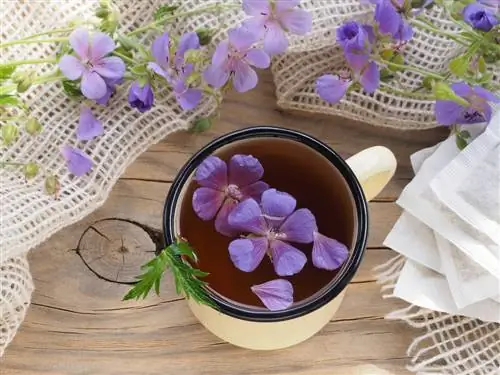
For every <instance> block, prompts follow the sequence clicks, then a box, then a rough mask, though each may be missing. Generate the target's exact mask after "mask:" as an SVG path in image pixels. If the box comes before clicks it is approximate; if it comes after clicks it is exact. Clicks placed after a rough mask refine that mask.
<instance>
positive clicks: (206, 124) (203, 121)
mask: <svg viewBox="0 0 500 375" xmlns="http://www.w3.org/2000/svg"><path fill="white" fill-rule="evenodd" d="M211 126H212V120H210V118H209V117H202V118H200V119H198V120H196V122H195V123H194V125H193V127H192V128H191V131H192V132H194V133H202V132H204V131H206V130H208V129H210V127H211Z"/></svg>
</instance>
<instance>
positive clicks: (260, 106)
mask: <svg viewBox="0 0 500 375" xmlns="http://www.w3.org/2000/svg"><path fill="white" fill-rule="evenodd" d="M273 90H274V87H273V85H272V80H271V76H270V75H269V74H264V75H262V76H261V83H260V85H259V87H258V89H256V90H254V91H253V92H250V93H248V94H245V95H239V96H236V95H230V96H229V97H228V100H227V102H226V103H225V105H224V107H223V109H222V117H221V119H220V120H219V121H218V122H217V123H216V125H215V126H214V127H213V128H212V129H210V130H209V131H208V132H206V133H203V134H196V135H195V134H191V133H187V132H180V133H177V134H173V135H171V136H169V137H168V138H167V139H165V140H162V141H160V142H159V143H158V144H157V145H154V146H152V147H151V148H150V149H149V150H148V151H146V152H145V153H144V154H143V155H141V156H140V157H139V158H138V159H137V160H136V161H135V162H134V163H133V164H132V165H131V166H130V167H129V168H128V169H127V171H126V172H125V174H124V175H123V178H122V179H120V180H119V181H118V183H117V184H116V186H115V187H114V189H113V191H112V193H111V195H110V198H109V199H108V201H106V203H105V204H104V205H103V206H102V207H101V208H100V209H99V210H97V211H96V212H95V213H93V214H92V215H90V216H89V217H87V218H86V219H85V220H83V221H81V222H79V223H77V224H75V225H72V226H71V227H68V228H66V229H64V230H62V231H61V232H59V233H57V234H56V235H54V236H53V237H52V238H51V239H50V240H48V241H47V242H46V243H44V244H42V245H41V246H39V247H38V248H36V249H34V250H33V251H31V253H30V264H31V269H32V273H33V276H34V279H35V285H36V291H35V293H34V296H33V303H32V307H31V309H30V310H29V313H28V316H27V318H26V320H25V322H24V324H23V326H22V328H21V330H20V332H19V333H18V335H17V336H16V338H15V339H14V341H13V343H12V344H11V346H10V347H9V348H8V350H7V353H6V355H5V356H4V358H3V359H2V360H1V362H0V370H1V373H2V374H4V373H5V374H9V375H11V374H12V375H18V374H19V375H20V374H22V375H28V374H46V375H56V374H57V375H59V374H61V375H62V374H64V375H66V374H70V375H77V374H78V375H80V374H82V375H83V374H85V375H87V374H92V375H99V374H103V375H114V374H117V375H128V374H176V373H182V374H186V375H191V374H206V375H209V374H214V375H216V374H217V375H221V374H222V375H225V374H231V375H233V374H238V375H240V374H242V375H243V374H249V375H250V374H275V375H282V374H283V375H284V374H298V375H337V374H339V375H351V374H352V375H354V374H356V375H360V374H362V375H365V374H369V375H388V374H406V373H407V372H406V370H405V365H406V364H407V356H406V349H407V347H408V345H409V343H410V342H411V339H412V337H413V336H415V334H416V333H415V332H413V331H412V329H410V328H409V327H407V326H406V325H404V324H403V323H398V322H393V321H386V320H384V319H383V316H384V315H385V314H386V313H388V312H389V311H392V310H394V309H397V308H400V307H403V306H404V304H403V303H400V302H397V301H393V300H390V301H388V300H383V299H382V298H381V297H380V293H379V289H380V287H379V285H377V284H376V283H375V280H374V277H373V275H372V272H371V270H372V268H373V267H374V266H376V265H378V264H381V263H383V262H385V261H387V260H388V259H390V258H391V257H392V256H393V255H394V253H392V252H391V251H390V250H388V249H385V248H384V247H383V245H382V243H383V239H384V238H385V236H386V234H387V232H388V231H389V230H390V228H391V226H392V225H393V224H394V222H395V220H396V219H397V218H398V216H399V214H400V209H399V208H398V207H397V206H396V205H395V204H394V200H395V199H396V197H397V196H398V195H399V194H400V192H401V190H402V188H403V187H404V186H405V185H406V183H407V182H408V181H409V180H410V179H411V178H412V172H411V167H410V164H409V155H410V154H411V153H413V152H415V151H416V150H418V149H421V148H423V147H427V146H430V145H432V144H435V143H436V142H437V141H439V140H440V139H441V138H442V137H443V136H444V135H445V134H444V132H443V131H440V130H436V131H424V132H411V133H408V132H402V131H395V130H389V129H382V128H375V127H371V126H369V125H366V124H361V123H357V122H353V121H348V120H345V119H340V118H334V117H327V116H318V115H310V114H303V113H295V112H294V113H285V112H283V111H281V110H279V109H278V108H276V105H275V102H276V101H275V98H274V93H273ZM259 124H260V125H264V124H266V125H267V124H272V125H277V126H285V127H287V128H291V129H296V130H301V131H304V132H307V133H308V134H311V135H313V136H315V137H317V138H319V139H321V140H322V141H324V142H326V143H328V144H329V145H331V146H332V147H333V148H334V149H335V150H337V151H338V152H339V153H340V154H341V155H342V156H344V157H348V156H350V155H353V154H355V153H356V152H358V151H361V150H362V149H364V148H366V147H369V146H373V145H376V144H381V145H385V146H387V147H389V148H391V149H392V150H393V151H394V153H395V154H396V156H397V158H398V162H399V168H398V171H397V173H396V176H395V178H394V180H393V181H392V182H391V183H390V184H389V185H388V187H387V188H386V189H385V190H384V191H383V192H382V193H381V195H380V196H379V197H377V199H376V200H375V201H374V202H372V203H370V216H371V218H370V219H371V224H370V237H369V243H368V249H367V251H366V256H365V259H364V261H363V263H362V265H361V267H360V270H359V272H358V273H357V274H356V276H355V277H354V279H353V281H352V283H351V285H350V286H349V288H348V292H347V295H346V298H345V300H344V302H343V304H342V306H341V308H340V310H339V312H338V314H337V315H336V316H335V317H334V318H333V319H332V321H331V322H330V323H329V324H328V325H327V327H325V329H323V330H322V331H321V332H320V333H319V334H318V335H316V336H315V337H313V338H312V339H310V340H308V341H306V342H305V343H302V344H300V345H298V346H297V347H294V348H289V349H285V350H280V351H275V352H252V351H247V350H243V349H239V348H236V347H233V346H231V345H229V344H227V343H224V342H221V340H219V339H218V338H216V337H214V336H213V335H212V334H210V333H209V332H207V331H206V330H205V329H204V328H203V327H202V326H201V325H200V324H199V323H197V321H196V319H195V318H194V317H193V316H192V315H191V313H190V311H189V309H188V307H187V304H186V303H185V301H184V300H183V299H181V298H179V297H178V296H177V295H176V294H175V291H174V289H173V285H172V280H171V278H170V277H168V276H167V277H166V278H165V280H164V281H163V284H162V287H161V290H162V293H161V296H160V297H156V296H152V297H150V298H148V299H146V300H145V301H140V302H135V301H129V302H122V301H121V298H122V296H123V295H124V294H125V292H126V291H127V290H128V288H129V286H130V285H128V284H129V283H130V282H131V281H132V279H133V276H134V275H136V274H137V272H138V270H139V266H140V264H142V263H143V262H144V260H145V259H148V257H150V256H152V253H153V252H154V250H155V248H156V246H157V244H156V243H155V240H157V239H158V237H161V231H160V228H161V214H162V209H163V203H164V199H165V196H166V193H167V191H168V189H169V186H170V182H171V181H172V180H173V178H174V177H175V175H176V173H177V171H178V170H179V168H180V167H181V166H182V164H183V163H184V162H185V161H186V160H187V159H188V158H189V157H190V156H191V155H192V154H193V153H194V152H195V151H197V150H198V149H199V148H200V147H202V146H203V145H204V144H206V143H207V142H209V141H210V140H212V139H214V138H215V137H217V136H218V135H221V134H224V133H227V132H229V131H233V130H236V129H241V128H242V127H245V126H250V125H259ZM113 218H114V219H116V218H119V219H120V220H107V219H113ZM103 219H106V220H104V221H100V220H103ZM122 219H125V221H124V220H122ZM127 220H130V221H127ZM91 226H92V227H93V228H94V229H89V227H91ZM82 234H84V235H83V237H82ZM155 236H157V237H155ZM106 237H107V239H106Z"/></svg>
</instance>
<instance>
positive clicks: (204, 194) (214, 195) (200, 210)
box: [193, 187, 226, 221]
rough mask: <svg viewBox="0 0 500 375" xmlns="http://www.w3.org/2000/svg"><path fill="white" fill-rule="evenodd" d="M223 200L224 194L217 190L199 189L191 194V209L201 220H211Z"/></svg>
mask: <svg viewBox="0 0 500 375" xmlns="http://www.w3.org/2000/svg"><path fill="white" fill-rule="evenodd" d="M225 198H226V197H225V195H224V193H223V192H221V191H219V190H214V189H211V188H207V187H200V188H198V189H196V190H195V191H194V193H193V209H194V211H195V212H196V215H198V217H199V218H200V219H201V220H205V221H206V220H212V219H213V218H214V217H215V215H216V214H217V212H218V211H219V209H220V207H221V206H222V203H223V202H224V199H225Z"/></svg>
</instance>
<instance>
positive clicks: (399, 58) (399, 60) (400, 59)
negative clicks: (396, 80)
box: [389, 53, 405, 72]
mask: <svg viewBox="0 0 500 375" xmlns="http://www.w3.org/2000/svg"><path fill="white" fill-rule="evenodd" d="M391 62H393V63H394V64H398V65H404V64H405V58H404V57H403V55H400V54H399V53H398V54H396V55H394V56H393V57H392V59H391ZM389 69H390V70H391V71H393V72H398V71H403V70H404V68H400V67H397V66H389Z"/></svg>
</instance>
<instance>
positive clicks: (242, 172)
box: [229, 155, 264, 186]
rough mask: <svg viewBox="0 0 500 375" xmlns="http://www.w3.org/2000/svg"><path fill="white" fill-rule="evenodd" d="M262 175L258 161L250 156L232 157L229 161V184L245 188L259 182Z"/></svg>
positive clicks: (261, 168) (262, 169)
mask: <svg viewBox="0 0 500 375" xmlns="http://www.w3.org/2000/svg"><path fill="white" fill-rule="evenodd" d="M263 175H264V168H263V167H262V164H260V161H259V160H257V158H255V157H253V156H252V155H234V156H233V157H232V158H231V160H230V161H229V183H230V184H234V185H237V186H247V185H250V184H253V183H254V182H257V181H259V180H260V179H261V178H262V176H263Z"/></svg>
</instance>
